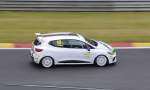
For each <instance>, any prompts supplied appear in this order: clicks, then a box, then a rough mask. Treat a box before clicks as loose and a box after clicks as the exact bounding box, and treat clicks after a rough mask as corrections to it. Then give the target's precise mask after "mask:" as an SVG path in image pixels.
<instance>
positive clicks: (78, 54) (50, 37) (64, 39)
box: [31, 32, 117, 68]
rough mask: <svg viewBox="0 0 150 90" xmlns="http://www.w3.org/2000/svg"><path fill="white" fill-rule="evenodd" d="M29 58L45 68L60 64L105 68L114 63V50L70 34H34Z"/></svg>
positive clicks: (103, 44)
mask: <svg viewBox="0 0 150 90" xmlns="http://www.w3.org/2000/svg"><path fill="white" fill-rule="evenodd" d="M32 45H33V46H32V49H31V57H32V59H33V61H34V62H35V63H36V64H40V65H42V66H43V67H45V68H49V67H52V66H53V65H60V64H96V65H97V66H105V65H107V64H112V63H116V62H117V60H116V50H115V49H114V48H112V47H111V46H110V45H108V44H106V43H104V42H101V41H96V40H91V39H87V38H84V37H83V36H81V35H80V34H77V33H72V32H58V33H46V34H41V33H36V39H35V40H34V41H33V44H32Z"/></svg>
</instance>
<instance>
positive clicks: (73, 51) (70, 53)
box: [61, 39, 92, 63]
mask: <svg viewBox="0 0 150 90" xmlns="http://www.w3.org/2000/svg"><path fill="white" fill-rule="evenodd" d="M62 42H63V49H64V51H65V52H64V53H63V55H64V56H63V58H64V60H63V61H61V62H63V63H91V58H92V53H91V51H89V50H88V48H87V45H86V43H84V42H82V41H80V40H75V39H65V40H62Z"/></svg>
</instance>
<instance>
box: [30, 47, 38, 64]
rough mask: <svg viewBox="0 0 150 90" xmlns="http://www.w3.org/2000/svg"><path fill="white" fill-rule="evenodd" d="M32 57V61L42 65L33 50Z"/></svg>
mask: <svg viewBox="0 0 150 90" xmlns="http://www.w3.org/2000/svg"><path fill="white" fill-rule="evenodd" d="M30 56H31V59H32V61H33V62H34V63H36V64H39V63H40V60H39V57H38V55H35V54H34V53H33V52H32V50H31V51H30Z"/></svg>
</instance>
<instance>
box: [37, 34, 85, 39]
mask: <svg viewBox="0 0 150 90" xmlns="http://www.w3.org/2000/svg"><path fill="white" fill-rule="evenodd" d="M36 36H37V37H38V38H40V39H42V40H44V41H45V40H46V41H52V40H59V39H76V40H81V41H85V39H84V37H83V36H81V35H80V34H78V33H73V32H57V33H45V34H41V33H36Z"/></svg>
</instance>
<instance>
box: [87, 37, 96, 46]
mask: <svg viewBox="0 0 150 90" xmlns="http://www.w3.org/2000/svg"><path fill="white" fill-rule="evenodd" d="M85 40H86V41H87V42H88V43H90V44H92V45H94V46H98V44H97V42H96V41H94V40H92V39H88V38H85Z"/></svg>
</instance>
